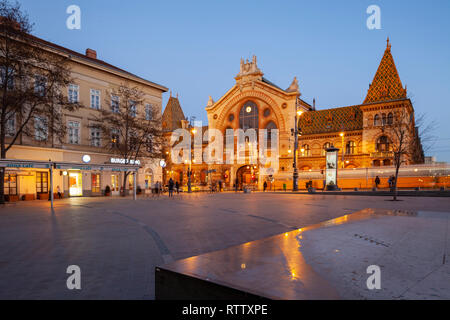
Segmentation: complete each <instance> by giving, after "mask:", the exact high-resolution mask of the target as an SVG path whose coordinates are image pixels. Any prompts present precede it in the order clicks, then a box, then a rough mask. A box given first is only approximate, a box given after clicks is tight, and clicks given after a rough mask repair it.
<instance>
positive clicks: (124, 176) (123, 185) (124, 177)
mask: <svg viewBox="0 0 450 320" xmlns="http://www.w3.org/2000/svg"><path fill="white" fill-rule="evenodd" d="M128 175H129V172H124V173H123V184H122V190H123V191H122V193H121V196H122V197H125V196H126V190H127V189H126V186H127V178H128Z"/></svg>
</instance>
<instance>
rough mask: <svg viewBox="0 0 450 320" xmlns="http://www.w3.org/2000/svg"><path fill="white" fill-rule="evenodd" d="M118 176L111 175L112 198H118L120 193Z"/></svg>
mask: <svg viewBox="0 0 450 320" xmlns="http://www.w3.org/2000/svg"><path fill="white" fill-rule="evenodd" d="M119 185H120V184H119V176H118V175H117V174H113V175H111V193H112V195H113V196H118V195H119V193H120V187H119Z"/></svg>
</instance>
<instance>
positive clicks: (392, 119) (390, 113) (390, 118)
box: [387, 112, 394, 124]
mask: <svg viewBox="0 0 450 320" xmlns="http://www.w3.org/2000/svg"><path fill="white" fill-rule="evenodd" d="M393 123H394V115H393V114H392V112H389V114H388V116H387V124H393Z"/></svg>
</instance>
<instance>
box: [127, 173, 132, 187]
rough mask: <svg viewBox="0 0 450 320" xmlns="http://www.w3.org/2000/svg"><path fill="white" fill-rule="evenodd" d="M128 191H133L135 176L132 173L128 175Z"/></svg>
mask: <svg viewBox="0 0 450 320" xmlns="http://www.w3.org/2000/svg"><path fill="white" fill-rule="evenodd" d="M128 189H129V190H133V175H132V174H131V173H130V174H129V175H128Z"/></svg>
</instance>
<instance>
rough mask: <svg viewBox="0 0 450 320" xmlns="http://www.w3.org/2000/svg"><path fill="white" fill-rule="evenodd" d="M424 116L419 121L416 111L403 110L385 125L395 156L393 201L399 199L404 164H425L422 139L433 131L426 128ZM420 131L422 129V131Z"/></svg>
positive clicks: (398, 111) (382, 128)
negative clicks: (398, 186) (415, 115)
mask: <svg viewBox="0 0 450 320" xmlns="http://www.w3.org/2000/svg"><path fill="white" fill-rule="evenodd" d="M424 119H425V118H424V116H420V117H418V118H417V119H415V117H414V110H412V108H411V109H408V108H403V109H400V110H397V111H395V112H394V113H393V119H392V120H391V121H388V122H387V123H384V124H383V126H382V127H381V129H380V130H381V131H382V132H383V134H384V135H385V136H386V137H387V138H388V140H387V143H389V149H390V151H392V153H393V155H394V166H395V176H394V181H393V187H392V189H393V200H394V201H396V200H397V197H398V188H397V183H398V175H399V171H400V167H401V165H402V164H403V163H405V162H409V163H423V161H424V152H423V148H422V141H421V137H422V136H425V135H426V134H427V133H428V132H429V131H430V129H431V125H429V126H427V127H423V126H424ZM420 129H422V130H421V131H420Z"/></svg>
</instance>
